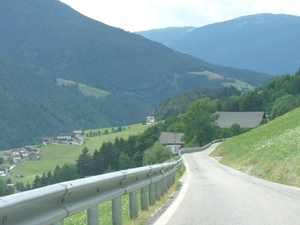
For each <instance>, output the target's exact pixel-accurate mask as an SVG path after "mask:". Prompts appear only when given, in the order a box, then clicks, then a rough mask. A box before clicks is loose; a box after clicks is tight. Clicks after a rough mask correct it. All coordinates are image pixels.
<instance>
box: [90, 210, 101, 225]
mask: <svg viewBox="0 0 300 225" xmlns="http://www.w3.org/2000/svg"><path fill="white" fill-rule="evenodd" d="M87 220H88V225H99V206H95V207H93V208H90V209H88V210H87Z"/></svg>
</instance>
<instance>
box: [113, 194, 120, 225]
mask: <svg viewBox="0 0 300 225" xmlns="http://www.w3.org/2000/svg"><path fill="white" fill-rule="evenodd" d="M112 220H113V225H122V202H121V197H117V198H115V199H113V200H112Z"/></svg>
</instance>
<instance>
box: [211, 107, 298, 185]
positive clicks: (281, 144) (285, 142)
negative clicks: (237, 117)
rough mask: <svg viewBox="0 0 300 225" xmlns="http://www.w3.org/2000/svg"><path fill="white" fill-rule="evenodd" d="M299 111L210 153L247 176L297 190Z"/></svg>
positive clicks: (243, 135)
mask: <svg viewBox="0 0 300 225" xmlns="http://www.w3.org/2000/svg"><path fill="white" fill-rule="evenodd" d="M299 117H300V108H297V109H295V110H293V111H291V112H289V113H287V114H285V115H283V116H281V117H278V118H277V119H275V120H273V121H271V122H269V123H268V124H265V125H263V126H261V127H259V128H257V129H254V130H252V131H250V132H248V133H245V134H242V135H239V136H237V137H234V138H232V139H229V140H227V141H225V142H224V143H222V144H221V145H220V146H218V148H217V149H216V150H215V151H214V152H213V153H212V154H211V156H214V157H221V160H220V162H221V163H223V164H225V165H228V166H230V167H234V168H236V169H238V170H241V171H243V172H245V173H248V174H250V175H254V176H257V177H260V178H262V179H267V180H270V181H274V182H279V183H283V184H288V185H294V186H297V187H300V168H299V161H300V135H299V133H300V121H299Z"/></svg>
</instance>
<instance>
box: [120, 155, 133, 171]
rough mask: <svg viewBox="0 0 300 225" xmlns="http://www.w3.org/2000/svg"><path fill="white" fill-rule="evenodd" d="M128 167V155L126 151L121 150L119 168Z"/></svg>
mask: <svg viewBox="0 0 300 225" xmlns="http://www.w3.org/2000/svg"><path fill="white" fill-rule="evenodd" d="M128 168H130V157H129V156H128V155H127V154H126V153H124V152H121V153H120V156H119V170H125V169H128Z"/></svg>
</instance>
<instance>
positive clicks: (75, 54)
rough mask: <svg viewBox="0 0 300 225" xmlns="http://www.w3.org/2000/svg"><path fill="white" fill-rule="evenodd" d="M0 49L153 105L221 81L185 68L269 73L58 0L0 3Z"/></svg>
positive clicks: (253, 79)
mask: <svg viewBox="0 0 300 225" xmlns="http://www.w3.org/2000/svg"><path fill="white" fill-rule="evenodd" d="M0 21H2V23H0V29H1V30H2V31H5V32H1V33H0V43H1V45H0V54H2V55H4V56H5V57H8V58H9V59H10V60H12V61H14V62H17V63H22V64H29V65H33V66H34V67H37V68H43V69H44V70H46V71H48V72H49V73H50V74H51V75H52V76H54V77H55V78H63V79H68V80H73V81H75V82H76V83H83V84H86V85H90V86H94V87H97V88H99V89H102V90H106V91H109V92H113V93H116V92H119V93H127V94H129V95H130V96H131V97H133V98H135V99H137V100H139V101H142V102H143V103H147V104H148V105H149V106H154V105H157V104H158V103H159V102H160V101H162V100H165V99H167V98H168V97H171V96H174V95H176V94H178V93H183V92H185V91H187V90H190V89H192V88H200V87H211V88H218V87H220V86H221V81H218V80H213V81H211V80H208V79H207V78H206V77H203V76H197V75H193V74H189V73H188V72H201V71H204V70H207V71H211V72H215V73H219V74H221V75H223V76H226V77H231V78H237V79H241V78H242V79H243V80H244V81H246V82H247V83H250V84H251V85H253V86H257V85H259V84H261V83H263V82H264V81H265V80H266V79H267V78H268V76H267V75H265V74H262V73H256V72H253V71H245V70H237V69H233V68H225V67H220V66H216V65H212V64H208V63H206V62H204V61H202V60H198V59H196V58H193V57H190V56H188V55H184V54H181V53H178V52H174V51H173V50H171V49H169V48H167V47H165V46H163V45H161V44H159V43H157V42H153V41H149V40H148V39H146V38H143V37H141V36H140V35H137V34H132V33H129V32H125V31H123V30H121V29H117V28H113V27H109V26H107V25H105V24H103V23H100V22H96V21H94V20H91V19H89V18H87V17H85V16H83V15H81V14H79V13H77V12H76V11H74V10H72V9H71V8H70V7H68V6H66V5H64V4H63V3H61V2H59V1H53V0H45V1H37V0H15V1H4V2H2V3H1V5H0Z"/></svg>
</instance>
